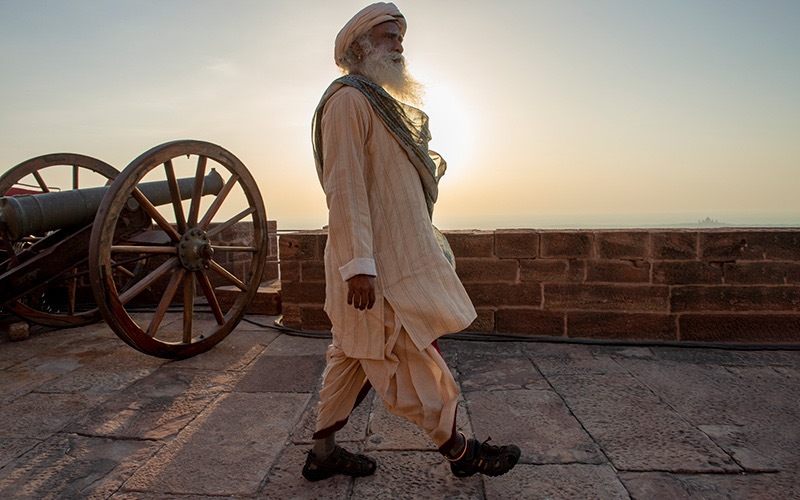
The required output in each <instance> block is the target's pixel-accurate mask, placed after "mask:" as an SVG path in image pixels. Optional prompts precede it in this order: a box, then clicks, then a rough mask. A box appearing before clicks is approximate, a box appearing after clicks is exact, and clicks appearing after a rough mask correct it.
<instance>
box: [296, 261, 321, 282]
mask: <svg viewBox="0 0 800 500" xmlns="http://www.w3.org/2000/svg"><path fill="white" fill-rule="evenodd" d="M300 270H301V279H302V281H303V282H305V283H324V282H325V264H324V263H323V262H322V261H321V260H305V261H302V262H301V263H300Z"/></svg>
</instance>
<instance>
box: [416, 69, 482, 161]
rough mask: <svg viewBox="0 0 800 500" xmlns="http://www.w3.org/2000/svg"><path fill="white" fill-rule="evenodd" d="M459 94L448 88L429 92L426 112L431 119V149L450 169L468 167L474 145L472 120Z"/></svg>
mask: <svg viewBox="0 0 800 500" xmlns="http://www.w3.org/2000/svg"><path fill="white" fill-rule="evenodd" d="M464 102H465V101H464V100H463V99H461V97H460V96H459V95H458V94H457V91H456V90H455V89H453V88H452V87H450V86H448V85H445V84H438V85H435V86H431V87H430V88H428V89H427V92H426V95H425V106H424V109H425V112H426V113H427V114H428V116H429V117H430V120H431V121H430V127H431V135H432V137H433V139H432V140H431V142H430V145H429V147H430V149H432V150H433V151H436V152H437V153H439V154H441V155H442V157H443V158H444V159H445V160H446V161H447V163H448V165H451V166H453V167H457V168H458V169H459V170H462V169H464V168H465V167H466V164H467V163H468V161H469V160H468V159H469V158H470V154H471V152H472V147H471V145H472V144H473V143H474V141H473V139H474V138H473V120H472V117H471V116H470V114H469V111H468V110H467V108H466V106H465V105H464Z"/></svg>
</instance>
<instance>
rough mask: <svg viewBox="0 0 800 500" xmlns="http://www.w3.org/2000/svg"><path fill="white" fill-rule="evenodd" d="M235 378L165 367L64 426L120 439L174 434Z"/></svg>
mask: <svg viewBox="0 0 800 500" xmlns="http://www.w3.org/2000/svg"><path fill="white" fill-rule="evenodd" d="M233 379H234V375H232V374H230V373H227V372H221V373H220V372H207V371H199V370H181V369H170V368H167V369H162V370H159V371H158V372H156V373H154V374H152V375H150V376H149V377H147V378H145V379H143V380H141V381H139V382H137V383H136V384H133V385H131V386H129V387H128V388H126V389H125V390H124V391H121V392H119V393H117V394H115V395H114V396H113V397H112V398H109V399H108V400H107V401H105V402H104V403H102V404H100V405H96V406H95V407H94V408H92V409H91V410H90V411H88V412H87V413H86V414H85V415H83V416H81V417H79V418H76V419H74V420H73V421H72V423H71V424H70V425H68V426H67V427H66V430H67V431H68V432H76V433H81V434H87V435H93V436H105V437H115V438H118V439H158V440H163V439H171V438H172V437H174V436H175V435H176V434H177V433H178V432H180V431H181V429H183V428H184V427H185V426H186V425H187V424H189V423H190V422H191V421H192V420H194V418H195V417H197V415H198V414H199V413H200V412H201V411H202V410H203V409H205V408H206V407H207V406H208V405H209V404H211V402H212V401H214V400H215V399H216V398H217V397H219V395H220V394H222V392H223V391H224V390H227V389H229V388H230V387H231V385H232V382H233Z"/></svg>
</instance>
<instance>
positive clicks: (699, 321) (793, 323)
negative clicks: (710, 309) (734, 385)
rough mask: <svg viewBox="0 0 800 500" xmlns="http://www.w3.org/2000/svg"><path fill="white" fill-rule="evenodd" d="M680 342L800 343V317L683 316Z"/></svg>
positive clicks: (679, 322)
mask: <svg viewBox="0 0 800 500" xmlns="http://www.w3.org/2000/svg"><path fill="white" fill-rule="evenodd" d="M678 328H679V331H680V340H689V341H696V342H755V343H759V342H791V343H798V342H800V314H796V313H794V314H761V313H738V314H737V313H728V314H708V313H698V314H681V315H680V316H679V317H678Z"/></svg>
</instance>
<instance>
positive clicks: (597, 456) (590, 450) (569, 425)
mask: <svg viewBox="0 0 800 500" xmlns="http://www.w3.org/2000/svg"><path fill="white" fill-rule="evenodd" d="M464 397H465V399H466V402H467V407H468V408H469V414H470V420H471V422H472V426H473V428H474V435H475V438H476V439H478V440H479V441H483V440H485V439H487V438H489V437H491V438H492V441H491V443H492V444H497V445H503V444H507V443H515V444H517V445H518V446H519V447H520V448H521V449H522V456H521V457H520V462H523V463H535V464H553V463H555V464H564V463H574V462H582V463H590V464H597V463H604V462H607V460H606V459H605V457H604V456H603V454H602V453H601V451H600V449H599V448H598V447H597V445H596V444H595V442H594V441H593V440H592V438H591V436H589V435H588V434H587V433H586V431H585V430H584V429H583V428H582V426H581V423H580V422H578V420H576V419H575V417H574V416H572V414H571V413H570V411H569V409H568V408H567V407H566V405H564V402H563V401H562V400H561V398H560V397H559V395H558V394H556V393H555V392H553V391H494V392H480V391H476V392H470V393H465V395H464Z"/></svg>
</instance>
